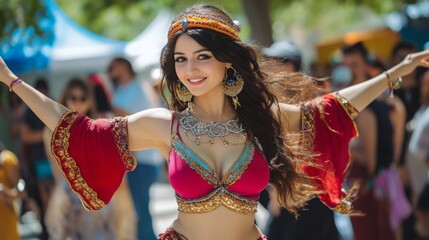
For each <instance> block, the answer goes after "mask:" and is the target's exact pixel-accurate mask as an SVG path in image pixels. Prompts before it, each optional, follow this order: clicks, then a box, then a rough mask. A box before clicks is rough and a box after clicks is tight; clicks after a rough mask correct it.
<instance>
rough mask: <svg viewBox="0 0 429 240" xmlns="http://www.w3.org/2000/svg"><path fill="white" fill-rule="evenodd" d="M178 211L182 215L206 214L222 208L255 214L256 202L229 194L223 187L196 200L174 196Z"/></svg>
mask: <svg viewBox="0 0 429 240" xmlns="http://www.w3.org/2000/svg"><path fill="white" fill-rule="evenodd" d="M176 200H177V204H178V206H179V211H180V212H183V213H207V212H211V211H213V210H215V209H217V208H218V207H220V206H224V207H226V208H228V209H230V210H232V211H234V212H237V213H241V214H253V213H255V212H256V209H257V206H258V201H256V200H252V199H247V198H243V197H241V196H239V195H236V194H234V193H231V192H229V191H228V190H227V189H226V188H225V187H219V188H216V189H215V190H213V191H212V192H211V193H210V194H209V195H207V196H204V197H202V198H197V199H183V198H181V197H180V196H178V195H176Z"/></svg>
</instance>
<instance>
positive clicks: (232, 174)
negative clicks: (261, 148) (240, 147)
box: [222, 141, 255, 186]
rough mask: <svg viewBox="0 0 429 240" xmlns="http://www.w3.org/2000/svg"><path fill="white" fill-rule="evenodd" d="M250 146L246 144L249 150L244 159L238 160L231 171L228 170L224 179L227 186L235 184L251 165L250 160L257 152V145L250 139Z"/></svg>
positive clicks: (223, 181)
mask: <svg viewBox="0 0 429 240" xmlns="http://www.w3.org/2000/svg"><path fill="white" fill-rule="evenodd" d="M248 144H249V146H246V148H248V149H247V152H246V156H245V157H244V160H243V161H238V162H236V163H235V164H234V165H233V166H232V168H231V171H228V174H227V175H226V176H224V179H222V183H223V184H224V185H226V186H231V185H232V184H234V183H235V182H236V181H238V179H240V178H241V175H242V174H243V173H244V171H246V169H247V167H248V166H249V163H250V161H252V159H253V155H254V153H255V146H254V145H253V144H252V142H251V141H248ZM237 165H238V168H237V169H234V168H235V166H237Z"/></svg>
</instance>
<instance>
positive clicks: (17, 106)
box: [0, 41, 429, 240]
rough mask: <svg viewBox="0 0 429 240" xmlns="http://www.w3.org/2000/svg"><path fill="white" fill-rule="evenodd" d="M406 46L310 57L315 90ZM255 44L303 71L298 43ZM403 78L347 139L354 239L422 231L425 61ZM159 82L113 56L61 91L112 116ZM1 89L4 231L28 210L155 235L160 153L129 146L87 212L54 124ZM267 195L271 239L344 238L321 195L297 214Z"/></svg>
mask: <svg viewBox="0 0 429 240" xmlns="http://www.w3.org/2000/svg"><path fill="white" fill-rule="evenodd" d="M413 52H417V48H416V47H415V46H414V44H413V43H409V42H398V43H397V45H396V46H395V47H394V48H393V49H392V51H391V59H390V61H388V62H383V61H381V60H379V58H377V56H375V55H374V54H372V53H371V52H369V51H368V49H367V48H366V46H365V44H364V43H362V42H358V43H356V44H354V45H347V46H344V47H343V48H342V54H341V56H342V57H341V60H340V61H338V62H335V63H332V64H329V65H323V66H322V65H317V64H313V65H312V66H311V69H310V70H309V71H308V73H309V75H312V76H314V77H315V79H316V80H315V82H316V84H317V85H318V86H319V89H320V94H321V95H322V94H325V93H329V92H332V91H336V90H339V89H341V88H344V87H347V86H351V85H353V84H358V83H361V82H364V81H366V80H367V79H370V78H372V77H375V76H377V75H379V74H384V71H386V69H388V67H390V66H393V65H395V64H397V63H399V62H400V61H402V60H403V59H404V58H405V57H406V55H407V54H409V53H413ZM262 54H263V55H264V56H265V57H268V58H274V59H277V60H278V61H279V62H281V63H282V64H284V66H285V69H287V72H290V73H293V72H299V71H303V69H302V51H301V50H300V49H299V48H298V47H297V46H296V45H295V44H294V43H292V42H290V41H280V42H276V43H274V44H273V45H272V46H271V47H269V48H264V49H262ZM306 72H307V71H306ZM327 76H329V77H328V78H326V77H327ZM402 80H403V82H402V85H401V87H400V88H399V89H396V90H394V92H393V93H392V92H390V91H389V89H388V88H387V86H386V89H387V90H386V93H385V94H383V95H381V96H380V97H379V98H378V99H377V100H375V101H374V102H372V103H371V104H370V105H369V107H368V108H366V109H365V110H364V111H362V112H361V113H360V114H359V116H358V117H357V119H356V128H357V129H358V131H359V137H358V138H356V139H354V140H353V141H352V142H351V144H350V153H351V158H352V163H351V165H350V167H349V173H348V178H347V181H346V183H347V184H346V186H345V188H349V190H350V191H355V194H354V195H355V201H354V207H355V215H353V216H351V218H350V219H351V222H352V226H353V232H354V239H356V240H360V239H365V240H368V239H429V183H428V169H429V109H428V108H427V107H428V106H429V69H417V70H416V71H415V72H414V73H413V74H410V75H408V76H404V77H403V78H402ZM34 87H35V88H36V89H38V90H39V91H40V92H42V93H43V94H45V95H47V96H49V95H50V93H49V81H48V80H47V79H42V78H41V79H38V80H37V81H36V82H35V85H34ZM156 88H158V91H156V90H155V89H156ZM158 92H159V86H154V85H153V84H152V83H151V82H149V81H142V79H141V77H140V76H138V75H137V74H136V73H135V72H134V71H133V68H132V65H131V64H130V62H129V61H127V60H126V59H123V58H116V59H113V60H112V61H111V63H110V65H109V66H108V68H107V78H105V77H103V76H102V75H97V74H91V75H88V76H84V77H80V78H77V77H75V78H72V79H70V80H69V82H68V83H67V84H66V87H65V88H64V90H63V92H62V94H61V97H60V99H59V101H60V102H61V103H62V104H64V105H65V106H67V107H68V108H69V109H71V110H73V111H78V112H80V113H82V114H85V115H88V116H90V117H91V118H99V117H105V118H112V117H115V116H125V115H129V114H133V113H135V112H138V111H140V110H144V109H147V108H151V107H158V106H161V105H162V104H163V103H162V100H161V97H160V94H158ZM0 93H1V94H2V95H1V96H0V98H1V99H2V101H1V104H0V124H1V126H2V127H1V128H0V141H1V142H2V144H0V215H1V216H2V217H1V218H0V233H1V234H2V236H4V237H5V238H4V239H19V235H18V230H17V223H18V221H19V219H20V216H22V215H23V214H25V212H27V211H33V212H34V213H36V215H37V217H38V219H39V220H40V223H41V226H42V233H41V235H40V239H136V238H138V239H145V240H146V239H155V233H154V230H153V227H152V220H151V216H150V212H149V199H150V196H149V188H150V186H151V185H152V184H153V183H155V182H156V181H158V180H159V178H160V175H162V172H163V171H162V166H163V159H162V157H161V156H160V155H159V153H157V152H156V151H143V152H136V153H135V156H136V158H137V160H138V167H137V169H136V170H134V171H133V172H130V173H128V174H127V176H126V177H125V179H124V181H123V184H122V186H121V187H120V189H119V191H118V192H117V193H116V194H115V196H114V199H113V201H112V203H111V204H109V205H108V206H107V207H106V208H104V209H102V210H101V211H96V212H88V211H86V210H85V209H84V208H83V206H82V205H81V203H80V200H79V199H78V197H77V196H76V195H75V194H74V193H73V192H72V190H71V189H70V188H69V186H68V185H67V183H66V181H65V180H64V177H63V176H62V173H61V172H60V170H59V168H57V167H56V166H55V165H56V164H57V163H56V160H55V159H54V158H53V156H52V154H51V151H50V138H51V135H52V132H51V130H49V129H47V128H46V127H45V126H44V125H43V123H42V122H41V121H40V120H38V118H37V116H36V115H35V114H34V113H33V112H32V111H31V110H30V109H28V107H26V106H25V104H23V103H22V101H21V100H20V99H19V98H18V97H17V96H16V95H15V94H14V93H13V92H10V93H9V92H6V91H0ZM356 186H359V187H358V188H355V187H356ZM355 189H357V190H355ZM270 199H276V193H275V191H273V190H271V189H268V190H267V191H265V193H264V194H262V195H261V199H260V202H261V204H262V205H263V206H264V207H266V208H267V209H268V210H269V212H270V218H269V222H268V223H267V230H266V231H267V233H268V237H269V239H274V240H281V239H288V240H290V239H341V238H340V235H339V233H338V230H337V227H336V226H335V222H334V214H333V212H332V211H331V210H330V209H329V208H327V207H326V206H325V205H323V204H322V203H321V202H320V201H319V200H318V199H313V200H311V201H310V202H309V203H308V205H307V207H306V210H303V211H301V212H300V216H299V217H298V218H296V217H295V216H293V215H291V214H290V213H288V212H287V211H286V210H284V209H282V208H281V207H280V206H279V205H278V204H277V203H276V201H271V200H270ZM17 202H19V203H21V204H19V205H17V204H16V203H17Z"/></svg>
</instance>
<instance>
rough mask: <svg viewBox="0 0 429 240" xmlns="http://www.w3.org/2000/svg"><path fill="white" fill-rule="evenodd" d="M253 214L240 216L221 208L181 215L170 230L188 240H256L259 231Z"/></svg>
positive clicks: (259, 233) (259, 234)
mask: <svg viewBox="0 0 429 240" xmlns="http://www.w3.org/2000/svg"><path fill="white" fill-rule="evenodd" d="M254 220H255V214H240V213H236V212H233V211H231V210H229V209H227V208H225V207H223V206H221V207H219V208H217V209H216V210H214V211H212V212H208V213H195V214H190V213H181V212H179V216H178V218H177V219H176V220H175V221H174V222H173V224H172V225H171V228H173V229H174V230H176V231H177V232H178V233H180V234H182V235H183V236H185V237H186V238H187V239H188V240H198V239H205V240H218V239H222V240H249V239H250V240H257V239H258V238H259V237H260V236H261V235H262V233H261V231H260V230H259V228H258V227H257V226H256V225H255V221H254Z"/></svg>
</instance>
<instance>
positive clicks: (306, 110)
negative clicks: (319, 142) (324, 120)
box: [301, 101, 314, 149]
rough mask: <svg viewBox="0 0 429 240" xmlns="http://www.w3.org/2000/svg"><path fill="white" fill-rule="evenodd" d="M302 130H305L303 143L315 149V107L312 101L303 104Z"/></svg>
mask: <svg viewBox="0 0 429 240" xmlns="http://www.w3.org/2000/svg"><path fill="white" fill-rule="evenodd" d="M301 130H302V131H304V139H303V141H302V143H303V144H304V146H305V147H307V148H311V149H313V139H314V107H313V106H312V102H311V101H309V102H306V103H305V104H303V105H301Z"/></svg>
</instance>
